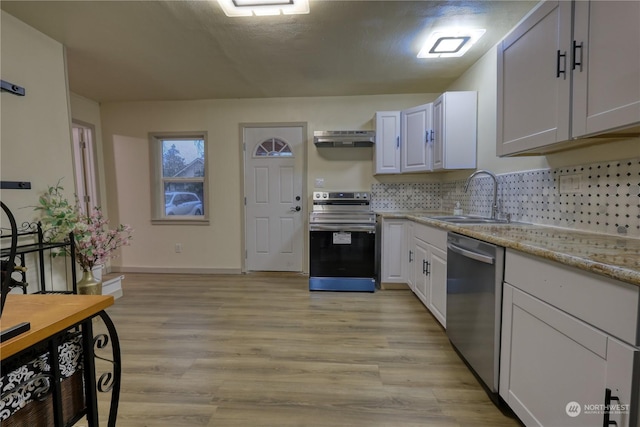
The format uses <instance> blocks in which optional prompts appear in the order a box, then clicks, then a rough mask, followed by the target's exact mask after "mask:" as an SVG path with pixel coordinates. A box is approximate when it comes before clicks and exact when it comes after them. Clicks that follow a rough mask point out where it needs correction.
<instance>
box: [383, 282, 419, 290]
mask: <svg viewBox="0 0 640 427" xmlns="http://www.w3.org/2000/svg"><path fill="white" fill-rule="evenodd" d="M380 289H382V290H385V291H407V290H410V289H411V288H409V285H407V284H406V283H381V284H380Z"/></svg>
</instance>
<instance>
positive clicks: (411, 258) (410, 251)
mask: <svg viewBox="0 0 640 427" xmlns="http://www.w3.org/2000/svg"><path fill="white" fill-rule="evenodd" d="M409 262H413V251H412V250H409Z"/></svg>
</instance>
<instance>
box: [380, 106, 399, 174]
mask: <svg viewBox="0 0 640 427" xmlns="http://www.w3.org/2000/svg"><path fill="white" fill-rule="evenodd" d="M375 121H376V147H375V151H374V156H375V165H376V173H377V174H385V173H400V111H378V112H377V113H376V117H375Z"/></svg>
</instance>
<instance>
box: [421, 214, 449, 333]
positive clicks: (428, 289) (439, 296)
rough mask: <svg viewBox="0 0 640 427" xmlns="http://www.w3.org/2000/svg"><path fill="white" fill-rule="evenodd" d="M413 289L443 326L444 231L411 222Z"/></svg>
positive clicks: (444, 283) (445, 309) (445, 313)
mask: <svg viewBox="0 0 640 427" xmlns="http://www.w3.org/2000/svg"><path fill="white" fill-rule="evenodd" d="M413 234H414V238H413V240H414V244H413V247H414V249H415V260H414V263H415V265H414V266H413V273H414V275H415V276H414V292H415V294H416V296H417V297H418V298H419V299H420V301H422V303H423V304H424V305H425V306H426V307H427V308H428V309H429V311H431V313H432V314H433V316H434V317H435V318H436V319H437V320H438V322H440V323H441V324H442V326H444V327H446V319H447V252H446V242H447V232H446V231H444V230H440V229H438V228H435V227H429V226H426V225H422V224H414V232H413Z"/></svg>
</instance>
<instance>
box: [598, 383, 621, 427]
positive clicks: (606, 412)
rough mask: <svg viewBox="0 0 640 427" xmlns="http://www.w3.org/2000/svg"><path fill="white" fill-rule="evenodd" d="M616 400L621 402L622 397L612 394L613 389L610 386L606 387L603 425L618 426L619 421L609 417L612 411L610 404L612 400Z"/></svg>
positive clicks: (603, 426) (607, 426) (606, 426)
mask: <svg viewBox="0 0 640 427" xmlns="http://www.w3.org/2000/svg"><path fill="white" fill-rule="evenodd" d="M612 400H615V401H618V402H620V399H619V398H618V396H612V395H611V389H610V388H606V389H605V390H604V420H603V422H602V427H609V426H617V425H618V423H617V422H615V421H611V420H610V419H609V417H610V416H611V413H610V411H609V406H610V405H611V401H612Z"/></svg>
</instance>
